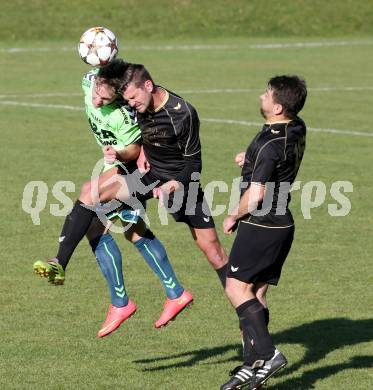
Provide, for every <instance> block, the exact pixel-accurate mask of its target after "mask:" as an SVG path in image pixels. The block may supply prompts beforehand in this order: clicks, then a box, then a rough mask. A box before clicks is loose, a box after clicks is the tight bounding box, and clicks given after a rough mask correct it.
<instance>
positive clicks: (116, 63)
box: [96, 58, 130, 93]
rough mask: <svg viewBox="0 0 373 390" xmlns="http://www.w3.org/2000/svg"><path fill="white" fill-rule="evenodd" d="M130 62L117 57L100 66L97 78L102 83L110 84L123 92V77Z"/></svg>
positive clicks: (117, 90)
mask: <svg viewBox="0 0 373 390" xmlns="http://www.w3.org/2000/svg"><path fill="white" fill-rule="evenodd" d="M129 65H130V64H129V63H128V62H126V61H124V60H122V59H121V58H116V59H114V60H112V61H111V62H109V63H108V64H107V65H104V66H102V67H100V68H99V70H98V73H97V77H96V80H97V82H98V83H99V84H100V83H105V84H107V85H110V86H111V87H113V88H114V89H115V91H116V92H117V93H118V92H121V86H122V78H123V75H124V73H125V72H126V70H127V68H128V66H129Z"/></svg>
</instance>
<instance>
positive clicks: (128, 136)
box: [82, 69, 141, 150]
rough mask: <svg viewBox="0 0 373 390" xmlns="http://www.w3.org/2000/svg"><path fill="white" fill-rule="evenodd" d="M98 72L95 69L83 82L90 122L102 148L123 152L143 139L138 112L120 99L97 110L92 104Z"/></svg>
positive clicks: (85, 76)
mask: <svg viewBox="0 0 373 390" xmlns="http://www.w3.org/2000/svg"><path fill="white" fill-rule="evenodd" d="M97 72H98V69H93V70H92V71H90V72H89V73H87V74H86V75H84V77H83V81H82V88H83V92H84V102H85V110H86V114H87V118H88V122H89V125H90V128H91V130H92V132H93V134H94V136H95V138H96V141H97V143H98V144H99V145H100V146H101V147H102V146H107V145H110V146H112V147H113V148H114V149H115V150H121V149H124V148H125V147H126V146H127V145H129V144H133V143H135V142H136V141H139V140H140V139H141V131H140V128H139V126H138V124H137V119H136V111H135V110H134V109H133V108H131V107H130V106H129V105H128V104H127V102H126V101H124V100H121V99H119V98H118V99H117V100H115V101H114V102H113V103H110V104H108V105H106V106H102V107H99V108H95V107H94V106H93V104H92V88H93V81H94V78H95V77H96V74H97Z"/></svg>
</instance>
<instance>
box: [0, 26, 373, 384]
mask: <svg viewBox="0 0 373 390" xmlns="http://www.w3.org/2000/svg"><path fill="white" fill-rule="evenodd" d="M87 27H88V26H87ZM120 38H121V37H120V36H119V39H120ZM122 42H123V44H122V46H121V50H122V56H123V57H125V58H126V59H127V60H128V61H133V62H141V63H145V64H146V65H147V67H148V68H149V70H150V71H151V73H152V74H153V76H154V78H155V80H156V81H157V82H159V83H161V84H162V85H164V86H166V87H167V88H169V89H171V90H174V91H175V92H178V93H179V94H182V95H183V96H184V97H185V98H187V99H188V100H189V101H190V102H191V103H192V104H194V105H195V106H196V107H197V109H198V111H199V114H200V118H201V137H202V143H203V161H204V168H203V178H202V182H203V184H204V185H206V184H207V183H208V182H210V181H212V180H221V181H225V182H226V183H228V185H229V186H230V184H231V183H232V180H233V178H235V177H238V176H239V174H240V171H239V169H238V168H236V167H235V166H234V163H233V157H234V155H235V153H236V152H238V151H241V150H243V149H244V148H246V146H247V144H248V143H249V141H250V140H251V138H252V137H253V136H254V134H255V133H256V132H257V130H258V129H259V126H258V125H255V124H256V123H261V121H262V120H261V117H260V114H259V111H258V96H259V94H260V92H261V91H262V90H263V89H264V88H265V85H266V82H267V80H268V78H269V77H271V76H273V75H275V74H293V73H296V74H300V75H301V76H303V77H304V78H305V79H306V80H307V83H308V87H309V97H308V101H307V103H306V106H305V108H304V110H303V112H302V117H303V118H304V119H305V121H306V123H307V124H308V127H309V128H310V131H309V134H308V141H307V142H308V143H307V150H306V154H305V158H304V161H303V165H302V168H301V171H300V173H299V176H298V180H300V181H301V182H302V183H301V189H302V188H303V185H305V184H306V183H307V182H310V181H321V182H323V183H324V184H325V188H326V195H325V201H324V202H323V204H322V205H321V206H319V207H317V208H314V209H312V210H311V211H310V213H311V217H312V218H311V219H304V217H303V214H302V203H301V190H300V191H296V192H294V194H293V200H292V210H293V213H294V216H295V219H296V227H297V231H296V240H295V242H294V245H293V248H292V251H291V254H290V256H289V258H288V260H287V263H286V265H285V268H284V272H283V277H282V280H281V283H280V285H279V286H278V287H277V288H274V289H272V290H271V291H270V293H269V303H270V309H271V323H270V331H271V332H272V334H273V337H274V341H275V343H276V345H277V346H278V347H279V348H280V349H281V350H282V351H283V352H284V353H285V355H286V356H287V357H288V360H289V365H288V367H287V368H286V369H285V370H283V371H282V372H281V373H280V374H279V375H278V376H276V377H274V378H273V379H271V380H270V382H269V384H268V386H267V389H268V390H272V389H273V390H274V389H281V390H294V389H299V390H307V389H318V390H321V389H328V390H331V389H347V388H353V389H362V390H367V389H371V388H372V386H373V372H372V366H373V354H372V348H373V317H372V301H373V293H372V288H371V286H372V285H373V276H372V275H373V273H372V266H371V256H372V255H371V254H372V250H373V244H372V240H371V237H372V234H373V228H372V226H373V217H372V213H371V209H372V196H371V178H372V174H371V165H372V163H373V159H372V154H371V150H372V149H373V131H372V128H371V124H370V120H369V119H370V116H371V102H372V98H371V97H372V91H373V73H372V69H371V63H372V60H373V54H372V53H373V51H372V49H373V39H371V38H367V37H361V38H360V37H354V38H339V39H337V38H333V39H328V40H326V39H321V38H317V39H311V38H308V39H301V40H299V39H295V38H287V39H274V38H263V39H258V38H257V39H250V40H249V39H245V38H242V37H241V38H219V39H213V38H210V39H209V40H203V41H202V40H201V39H198V38H189V39H184V40H183V39H181V38H180V39H178V40H177V41H172V42H169V41H165V40H164V39H163V40H157V41H152V42H151V45H149V42H145V41H144V40H142V41H140V40H139V41H136V40H135V41H131V43H130V44H129V43H128V44H127V42H126V40H125V39H124V38H123V40H122ZM201 44H203V45H205V47H200V45H201ZM74 45H75V41H50V42H48V41H24V42H17V46H15V45H14V44H12V43H11V42H10V41H9V42H8V43H7V42H6V41H5V42H4V41H2V42H1V43H0V74H1V84H0V112H1V128H2V129H1V134H2V139H3V141H2V144H1V154H0V158H1V167H2V173H1V175H2V176H1V199H2V202H1V215H2V223H1V225H0V231H1V244H2V245H1V246H2V255H1V258H2V272H1V273H0V300H1V305H0V308H1V309H0V310H1V315H0V388H1V389H114V388H120V389H128V390H132V389H160V390H174V389H185V390H191V389H198V390H199V389H218V388H219V386H220V385H221V384H222V383H223V382H224V381H225V380H226V378H227V373H228V371H229V370H230V369H231V368H233V367H234V366H235V365H238V364H239V363H240V356H239V353H240V340H239V332H238V328H237V319H236V315H235V313H234V311H233V309H232V308H231V307H230V305H229V304H228V302H227V300H226V299H225V297H224V295H223V291H222V289H221V287H220V285H219V283H218V279H217V276H216V275H215V274H214V272H213V271H212V270H211V269H210V267H209V265H208V263H207V261H206V260H205V259H204V258H203V256H202V254H201V253H200V252H199V251H198V250H197V249H196V247H195V246H194V245H193V243H192V240H191V237H190V234H189V232H188V230H187V228H186V226H184V225H181V224H176V223H174V222H173V221H172V219H170V223H169V225H168V226H161V224H160V222H159V219H158V217H157V209H156V207H157V204H156V202H155V201H153V202H150V203H149V213H150V219H151V229H152V230H153V231H154V232H155V233H156V234H157V235H158V236H159V238H160V239H161V240H162V241H163V242H164V243H165V245H166V247H167V250H168V253H169V255H170V258H171V259H172V263H173V265H174V267H175V270H176V272H177V273H178V276H179V278H180V280H181V281H182V283H183V284H184V285H185V286H186V287H187V288H188V289H190V290H191V291H192V293H193V294H194V298H195V303H194V306H193V307H192V309H190V310H188V311H186V312H184V313H182V314H181V315H180V317H178V319H177V321H175V322H173V323H172V324H171V325H170V326H168V327H167V328H164V329H161V330H156V329H154V328H153V326H152V324H153V322H154V321H155V320H156V319H157V318H158V315H159V313H160V311H161V308H162V305H163V301H164V294H163V291H162V289H161V286H160V284H159V282H158V280H157V279H156V278H155V276H154V275H153V274H152V273H151V272H150V270H149V269H148V268H147V266H146V265H145V262H144V261H143V260H142V259H141V258H140V256H139V255H138V253H137V251H135V249H134V248H132V247H130V245H128V244H127V243H125V242H124V240H123V239H122V237H121V236H120V235H118V234H117V235H115V238H116V239H117V241H118V243H119V245H120V247H121V249H122V253H123V258H124V276H125V282H126V287H127V292H128V293H129V295H130V297H131V298H132V299H133V300H134V301H135V302H136V303H137V305H138V313H137V314H136V316H135V317H133V318H132V319H130V320H129V321H128V322H126V323H124V324H123V325H122V326H121V328H120V329H119V330H118V331H116V332H114V333H113V334H112V335H111V336H109V337H106V338H104V339H100V340H99V339H97V338H96V337H95V336H96V333H97V331H98V329H99V327H100V325H101V323H102V321H103V320H104V318H105V315H106V310H107V306H108V303H109V296H108V293H107V289H106V285H105V282H104V279H103V277H102V276H101V274H100V272H99V270H98V267H97V266H96V264H95V260H94V258H93V256H92V254H91V252H90V249H89V246H88V244H87V242H83V243H82V244H81V245H80V246H79V248H78V250H77V251H76V254H75V255H74V257H73V259H72V261H71V263H70V266H69V269H68V272H67V280H66V284H65V286H63V287H53V286H49V285H48V284H47V283H46V282H45V280H42V279H39V278H37V277H36V276H34V274H33V273H32V263H33V262H34V261H35V260H37V259H43V258H44V259H45V258H48V257H52V256H53V255H55V252H56V247H57V238H58V235H59V233H60V228H61V225H62V223H63V217H56V216H53V215H51V212H50V205H51V204H58V205H59V207H61V208H62V205H61V204H60V202H59V201H58V200H56V199H55V197H54V196H53V194H52V188H53V186H54V185H55V183H57V182H59V181H71V182H73V183H74V184H75V189H76V191H75V193H69V194H67V195H68V196H69V197H70V198H71V199H75V198H76V196H77V194H78V191H79V187H80V185H81V183H83V182H84V181H85V180H87V179H88V178H89V177H90V174H91V170H92V167H93V165H94V164H95V162H96V161H97V160H98V159H99V158H100V157H101V152H100V150H99V148H98V147H97V145H96V144H95V141H94V139H93V137H92V135H91V134H90V132H89V131H88V126H87V123H86V119H85V116H84V112H83V111H82V108H83V102H82V95H81V92H80V81H81V77H82V74H83V72H85V71H87V70H88V67H87V66H86V65H85V64H83V62H82V61H80V59H79V58H78V56H77V53H76V51H75V50H74V48H73V47H74ZM166 45H172V46H167V47H166ZM12 47H18V48H22V49H24V50H10V48H12ZM30 181H43V182H45V183H46V185H47V187H48V189H49V192H48V198H47V201H46V207H45V209H44V210H43V211H42V212H41V213H40V225H38V226H37V225H34V224H33V223H32V220H31V217H30V215H29V214H27V213H26V212H25V211H23V210H22V197H23V190H24V187H25V186H26V184H27V183H29V182H30ZM336 181H350V182H352V184H353V192H352V193H345V196H346V197H347V198H348V199H349V200H350V202H351V211H350V212H349V214H348V215H347V216H345V217H332V216H331V215H330V214H329V212H328V204H333V203H334V204H337V205H338V202H336V200H335V199H334V198H333V197H332V196H331V195H330V189H331V186H332V184H333V183H334V182H336ZM313 194H314V195H315V192H314V193H313ZM214 199H215V202H214V204H215V205H216V204H227V202H228V199H229V194H227V193H217V194H216V196H215V198H214ZM305 206H306V205H305V204H303V207H305ZM223 217H224V216H223V215H221V216H218V217H216V223H217V227H218V232H219V234H220V238H221V240H222V242H223V244H224V246H225V248H226V249H227V251H229V249H230V247H231V245H232V241H233V237H225V236H223V233H222V229H221V224H222V221H223Z"/></svg>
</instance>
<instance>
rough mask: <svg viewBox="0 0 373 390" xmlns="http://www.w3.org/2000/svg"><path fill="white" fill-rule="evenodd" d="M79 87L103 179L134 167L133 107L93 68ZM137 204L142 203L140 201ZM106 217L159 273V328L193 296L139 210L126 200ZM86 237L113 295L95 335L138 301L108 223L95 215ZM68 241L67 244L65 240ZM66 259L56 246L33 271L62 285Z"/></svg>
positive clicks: (136, 132) (136, 133)
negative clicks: (101, 157) (161, 303)
mask: <svg viewBox="0 0 373 390" xmlns="http://www.w3.org/2000/svg"><path fill="white" fill-rule="evenodd" d="M82 88H83V92H84V99H85V107H86V114H87V117H88V121H89V124H90V127H91V130H92V132H93V134H94V136H95V138H96V141H97V143H98V144H99V145H100V146H101V147H102V150H103V154H104V160H105V167H104V173H103V175H104V176H105V177H106V179H110V177H112V176H114V175H116V174H118V173H119V172H120V171H121V170H123V169H124V170H126V171H133V170H134V169H135V168H136V163H135V160H136V158H137V157H138V155H139V152H140V143H141V133H140V130H139V127H138V125H137V122H136V115H135V112H134V111H133V110H132V109H131V108H130V107H128V106H127V105H126V102H125V101H124V100H123V99H121V98H120V97H118V96H117V95H116V93H115V91H114V89H113V88H112V87H110V86H109V85H107V84H106V83H105V82H104V81H103V80H102V79H100V78H98V77H97V70H93V71H91V72H89V73H88V74H86V75H85V76H84V78H83V82H82ZM93 182H94V181H93ZM93 182H92V181H91V182H87V183H86V184H85V185H84V186H83V188H82V191H86V190H87V187H90V188H89V189H91V187H93V184H94V183H93ZM140 206H142V205H141V204H140ZM141 208H142V207H140V209H141ZM73 212H74V209H73V211H72V212H71V214H69V215H68V216H67V217H66V220H65V224H64V227H63V229H62V233H61V236H60V239H59V241H60V243H61V242H64V240H65V238H66V234H65V230H66V229H68V226H69V224H71V222H72V221H73V219H74V218H73V216H72V214H73ZM101 215H102V214H101ZM108 218H110V219H111V220H115V219H120V220H121V221H122V223H123V224H124V226H125V227H126V229H125V233H124V234H125V237H126V239H127V240H128V241H130V242H132V243H133V244H134V245H135V246H136V248H137V249H138V250H139V252H140V254H141V255H142V256H143V257H144V259H145V260H146V261H147V263H148V264H149V266H150V267H151V269H152V270H153V271H154V272H155V273H156V274H157V276H158V277H159V278H160V280H161V282H162V284H163V286H164V288H165V291H166V295H167V300H166V303H165V306H164V310H163V312H162V314H161V316H160V318H159V320H158V321H157V322H156V323H155V326H156V327H157V328H159V327H161V326H164V325H166V324H167V323H168V322H169V321H170V320H172V319H174V318H175V317H176V315H177V314H178V313H179V312H180V311H181V310H183V309H184V308H185V307H186V306H187V305H188V304H189V303H190V302H191V301H192V300H193V298H192V295H191V294H190V293H189V292H188V291H186V290H184V289H183V287H182V286H181V285H180V283H179V282H178V280H177V278H176V275H175V273H174V271H173V269H172V266H171V264H170V262H169V260H168V257H167V253H166V251H165V248H164V247H163V245H162V244H161V242H160V241H159V240H158V239H157V238H156V237H155V236H154V235H153V233H152V232H151V231H150V230H149V229H148V227H147V226H146V224H145V223H144V221H143V219H142V218H140V210H139V209H134V208H132V207H129V206H126V205H124V206H123V207H122V208H120V209H118V210H114V211H112V212H111V213H109V215H108ZM100 219H101V218H100ZM87 238H88V240H89V242H90V245H91V247H92V250H93V252H94V254H95V256H96V259H97V262H98V264H99V266H100V268H101V271H102V273H103V275H104V276H105V278H106V280H107V283H108V286H109V290H110V294H111V305H110V307H109V312H108V315H107V318H106V320H105V322H104V324H103V326H102V328H101V329H100V331H99V333H98V336H99V337H103V336H106V335H107V334H109V333H111V332H112V331H113V330H115V329H116V328H117V327H118V326H119V325H120V324H121V323H122V322H123V321H125V320H126V319H127V318H129V317H130V316H131V315H132V314H134V312H135V311H136V306H135V304H134V303H133V302H132V301H131V300H130V299H128V296H127V293H126V291H125V287H124V281H123V274H122V258H121V254H120V251H119V248H118V246H117V244H116V243H115V241H114V239H113V238H112V236H111V235H110V234H109V233H108V228H107V226H105V225H104V224H102V222H101V221H100V220H99V218H98V217H97V216H96V217H95V218H93V220H92V222H91V224H90V227H89V229H88V232H87ZM67 245H69V244H68V243H67ZM69 259H70V257H66V256H64V253H63V251H61V250H60V251H59V253H58V254H57V256H56V258H54V259H51V260H50V261H48V262H43V261H37V262H36V263H35V264H34V270H35V272H36V273H37V274H39V275H41V276H44V277H48V279H49V282H51V283H53V284H56V285H58V284H63V283H64V279H65V269H66V266H67V264H68V261H69Z"/></svg>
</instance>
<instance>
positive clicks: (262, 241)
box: [227, 222, 294, 285]
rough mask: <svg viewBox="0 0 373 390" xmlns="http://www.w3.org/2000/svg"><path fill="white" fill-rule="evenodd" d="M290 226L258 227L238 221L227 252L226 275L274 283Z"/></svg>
mask: <svg viewBox="0 0 373 390" xmlns="http://www.w3.org/2000/svg"><path fill="white" fill-rule="evenodd" d="M293 237H294V226H290V227H273V228H272V227H262V226H258V225H253V224H250V223H245V222H240V224H239V226H238V231H237V236H236V239H235V240H234V243H233V246H232V250H231V253H230V255H229V263H228V265H229V268H228V273H227V277H229V278H235V279H238V280H240V281H242V282H245V283H259V282H264V283H269V284H273V285H277V283H278V281H279V279H280V276H281V270H282V266H283V264H284V261H285V259H286V257H287V255H288V253H289V251H290V248H291V244H292V242H293Z"/></svg>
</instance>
